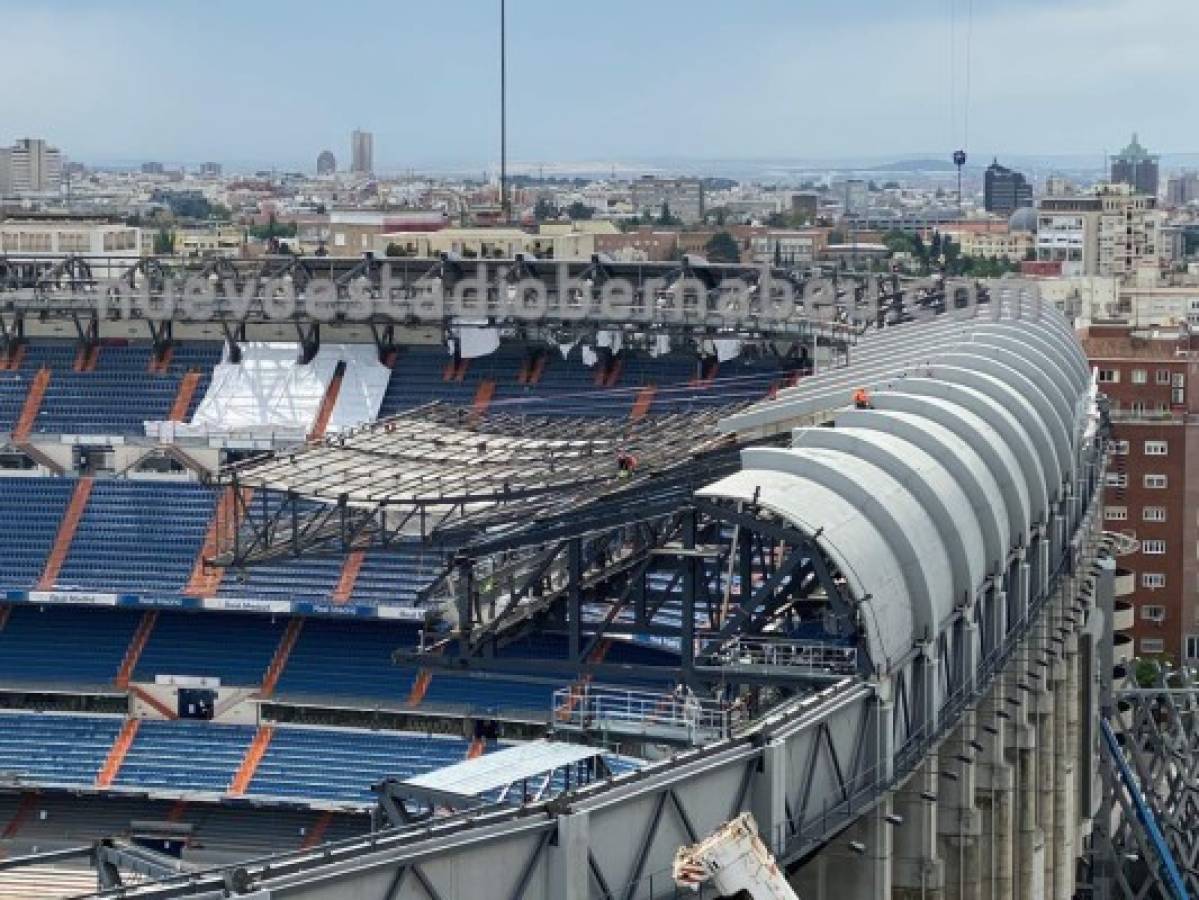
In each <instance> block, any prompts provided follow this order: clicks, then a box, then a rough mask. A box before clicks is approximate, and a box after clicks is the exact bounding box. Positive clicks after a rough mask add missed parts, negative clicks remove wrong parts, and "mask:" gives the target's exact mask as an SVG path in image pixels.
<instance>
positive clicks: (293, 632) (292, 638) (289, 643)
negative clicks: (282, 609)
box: [258, 616, 304, 697]
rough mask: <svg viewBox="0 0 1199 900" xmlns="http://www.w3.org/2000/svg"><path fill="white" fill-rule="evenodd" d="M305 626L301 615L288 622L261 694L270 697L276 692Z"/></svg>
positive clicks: (269, 667) (268, 668) (263, 682)
mask: <svg viewBox="0 0 1199 900" xmlns="http://www.w3.org/2000/svg"><path fill="white" fill-rule="evenodd" d="M303 627H304V620H303V618H301V617H300V616H292V618H291V621H290V622H288V623H287V630H285V631H284V632H283V636H282V637H281V638H280V639H279V646H278V648H277V649H276V650H275V655H274V657H273V658H272V659H271V664H270V665H269V666H267V669H266V675H264V676H263V679H262V688H261V690H260V691H259V692H258V693H259V695H260V696H262V697H270V696H271V695H272V694H274V693H275V687H276V685H278V684H279V676H280V675H282V674H283V669H284V668H285V667H286V666H287V659H288V657H290V656H291V651H292V649H293V648H294V647H295V646H296V641H297V640H299V638H300V629H302V628H303Z"/></svg>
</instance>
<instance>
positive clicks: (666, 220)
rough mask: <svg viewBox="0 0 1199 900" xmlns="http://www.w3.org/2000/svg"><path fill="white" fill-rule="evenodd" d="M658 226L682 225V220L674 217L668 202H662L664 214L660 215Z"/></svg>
mask: <svg viewBox="0 0 1199 900" xmlns="http://www.w3.org/2000/svg"><path fill="white" fill-rule="evenodd" d="M656 224H658V225H682V224H683V221H682V219H680V218H678V216H675V215H672V214H671V212H670V204H669V203H667V202H666V201H663V202H662V212H661V213H659V215H658V221H657V223H656Z"/></svg>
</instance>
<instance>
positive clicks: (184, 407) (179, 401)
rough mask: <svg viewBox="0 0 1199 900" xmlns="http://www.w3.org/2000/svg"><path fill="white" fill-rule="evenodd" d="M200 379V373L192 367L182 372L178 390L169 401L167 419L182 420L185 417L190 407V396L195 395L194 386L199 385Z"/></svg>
mask: <svg viewBox="0 0 1199 900" xmlns="http://www.w3.org/2000/svg"><path fill="white" fill-rule="evenodd" d="M200 379H201V375H200V373H199V372H197V371H195V370H194V369H193V370H191V371H189V372H186V373H184V375H183V377H182V378H181V379H180V380H179V390H178V391H177V392H176V394H175V399H174V401H173V402H172V403H171V411H170V412H169V413H167V419H168V421H171V422H182V421H183V420H184V419H186V418H187V411H188V410H189V409H191V405H192V398H193V397H195V396H196V388H198V387H199V386H200Z"/></svg>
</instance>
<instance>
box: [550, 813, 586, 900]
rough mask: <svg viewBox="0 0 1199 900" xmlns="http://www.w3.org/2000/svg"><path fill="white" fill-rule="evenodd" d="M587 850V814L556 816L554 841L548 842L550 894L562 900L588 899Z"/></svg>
mask: <svg viewBox="0 0 1199 900" xmlns="http://www.w3.org/2000/svg"><path fill="white" fill-rule="evenodd" d="M590 847H591V818H590V814H589V813H587V812H573V813H569V814H567V815H560V816H558V840H557V841H556V842H554V843H551V844H550V846H549V848H548V850H549V861H548V871H549V878H550V885H551V886H552V888H553V889H552V890H551V891H550V893H551V894H552V895H553V896H554V897H561V898H562V900H589V898H590V897H591V866H590V864H589V862H588V859H587V855H588V852H589V848H590Z"/></svg>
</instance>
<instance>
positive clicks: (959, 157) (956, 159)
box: [953, 150, 985, 219]
mask: <svg viewBox="0 0 1199 900" xmlns="http://www.w3.org/2000/svg"><path fill="white" fill-rule="evenodd" d="M984 158H985V157H984ZM953 164H954V165H955V166H957V167H958V218H959V219H960V218H961V217H962V167H963V166H965V165H966V151H965V150H954V151H953Z"/></svg>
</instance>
